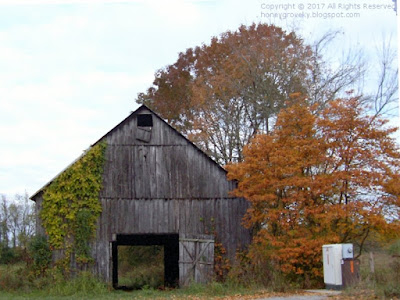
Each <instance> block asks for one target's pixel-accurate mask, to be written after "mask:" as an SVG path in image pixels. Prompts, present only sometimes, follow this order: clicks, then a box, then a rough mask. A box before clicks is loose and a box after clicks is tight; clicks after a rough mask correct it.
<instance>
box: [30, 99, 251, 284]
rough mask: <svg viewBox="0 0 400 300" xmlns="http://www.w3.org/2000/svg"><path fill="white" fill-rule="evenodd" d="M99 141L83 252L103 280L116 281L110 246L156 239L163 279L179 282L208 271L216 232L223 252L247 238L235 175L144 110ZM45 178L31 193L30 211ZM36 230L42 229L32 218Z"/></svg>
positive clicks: (114, 249) (202, 278)
mask: <svg viewBox="0 0 400 300" xmlns="http://www.w3.org/2000/svg"><path fill="white" fill-rule="evenodd" d="M100 142H106V150H105V163H104V169H103V185H102V188H101V191H100V193H99V201H100V202H101V206H102V212H101V214H100V217H99V218H98V221H97V227H96V228H97V229H96V237H95V240H94V241H93V242H92V243H91V255H92V257H93V258H94V266H93V272H94V273H96V274H98V275H99V276H100V277H102V278H103V279H104V280H106V281H107V282H112V283H113V285H114V286H115V287H118V246H122V245H163V246H164V274H165V275H164V278H165V283H166V284H169V285H174V283H177V282H179V285H181V286H182V285H186V284H188V283H189V282H191V281H195V282H207V281H208V280H209V279H210V276H212V274H213V266H214V242H215V241H216V240H217V241H219V242H220V243H222V246H223V247H224V248H225V249H226V255H227V257H228V258H229V259H230V260H233V259H234V257H235V253H236V251H237V250H238V249H241V248H243V247H246V246H247V245H248V244H249V243H250V240H251V234H250V231H249V230H247V229H245V228H243V226H242V225H241V222H242V218H243V216H244V214H245V212H246V210H247V208H248V205H249V204H248V202H247V201H246V200H244V199H242V198H234V197H232V196H231V195H230V191H232V190H233V189H234V188H235V183H234V182H230V181H228V180H227V178H226V171H225V170H224V169H223V168H222V167H221V166H219V165H218V164H217V163H215V162H214V161H213V160H212V159H211V158H210V157H209V156H207V155H206V154H205V153H204V152H202V151H201V150H200V149H199V148H197V147H196V146H195V145H194V144H193V143H191V142H190V141H189V140H187V139H186V138H185V137H184V136H183V135H181V134H180V133H179V132H177V131H176V130H175V129H174V128H172V127H171V126H170V125H168V124H167V123H166V122H165V121H164V120H163V119H161V118H160V117H159V116H158V115H157V114H156V113H154V112H153V111H152V110H150V109H149V108H147V107H146V106H141V107H139V108H138V109H137V110H136V111H134V112H133V113H131V114H130V115H129V116H128V117H127V118H126V119H125V120H123V121H122V122H121V123H120V124H119V125H117V126H116V127H115V128H113V129H112V130H111V131H109V132H108V133H107V134H106V135H104V136H103V137H102V138H101V139H100V140H99V141H97V142H96V143H95V144H94V145H96V144H97V143H100ZM63 172H65V171H63ZM61 173H62V172H61ZM58 176H59V175H58ZM56 178H57V177H56ZM53 180H54V179H53ZM53 180H52V181H53ZM52 181H50V182H49V183H48V184H46V185H45V186H44V187H43V188H41V189H40V190H39V191H38V192H36V193H35V194H34V195H33V196H32V197H31V199H32V200H34V201H35V202H36V208H37V211H38V212H40V210H41V207H42V202H43V193H44V192H45V190H46V188H47V187H48V186H49V185H50V184H51V182H52ZM37 231H38V233H44V229H43V228H42V227H41V225H40V220H38V228H37ZM53 256H54V255H53Z"/></svg>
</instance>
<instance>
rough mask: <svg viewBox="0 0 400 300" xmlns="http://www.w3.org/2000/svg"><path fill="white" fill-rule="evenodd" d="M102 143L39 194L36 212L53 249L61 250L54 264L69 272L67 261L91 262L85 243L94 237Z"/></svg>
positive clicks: (69, 264)
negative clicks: (40, 202) (40, 205)
mask: <svg viewBox="0 0 400 300" xmlns="http://www.w3.org/2000/svg"><path fill="white" fill-rule="evenodd" d="M105 149H106V143H105V142H100V143H98V144H96V145H95V146H93V147H92V148H90V149H89V150H88V151H87V152H86V153H85V154H84V155H83V156H82V157H81V158H80V159H79V160H78V161H76V162H75V163H74V164H73V165H72V166H71V167H69V168H68V169H66V170H65V171H64V172H63V173H61V174H60V175H59V176H58V177H57V178H56V179H55V180H54V181H53V182H52V183H51V184H50V185H49V186H48V187H46V189H45V191H44V194H43V205H42V210H41V213H40V217H41V219H42V224H43V227H44V229H45V230H46V235H47V236H48V241H49V244H50V246H51V248H52V249H53V250H62V251H63V254H64V255H63V256H64V258H63V259H61V260H60V261H59V262H58V263H59V264H61V265H62V267H63V269H64V270H65V271H69V269H70V267H71V260H76V262H77V263H78V264H79V265H81V266H82V265H87V264H88V263H89V262H91V260H92V258H91V255H90V248H89V242H90V240H91V239H92V238H93V237H94V236H95V232H96V222H97V219H98V217H99V215H100V213H101V203H100V201H99V192H100V190H101V188H102V182H103V178H102V176H103V166H104V161H105Z"/></svg>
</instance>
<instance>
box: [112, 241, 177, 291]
mask: <svg viewBox="0 0 400 300" xmlns="http://www.w3.org/2000/svg"><path fill="white" fill-rule="evenodd" d="M118 246H163V250H164V285H165V286H167V287H177V286H178V283H179V235H178V234H117V236H116V241H114V242H112V263H113V269H112V282H113V287H114V288H115V289H123V288H125V287H123V286H120V285H119V284H118Z"/></svg>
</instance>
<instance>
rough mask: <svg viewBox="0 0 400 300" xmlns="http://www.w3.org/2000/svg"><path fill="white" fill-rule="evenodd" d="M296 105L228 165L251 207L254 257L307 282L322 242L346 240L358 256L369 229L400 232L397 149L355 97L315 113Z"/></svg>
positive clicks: (317, 273)
mask: <svg viewBox="0 0 400 300" xmlns="http://www.w3.org/2000/svg"><path fill="white" fill-rule="evenodd" d="M314 109H315V110H317V107H315V106H314V107H310V106H309V105H307V104H306V101H302V100H299V101H297V102H296V103H295V104H293V105H292V106H290V107H288V108H287V109H284V110H282V111H281V113H280V114H279V115H278V119H277V122H276V127H275V130H274V131H273V132H272V133H269V134H258V135H256V136H255V138H254V139H253V140H252V141H251V142H250V143H249V144H248V145H247V146H246V147H245V148H244V160H243V162H241V163H238V164H232V165H229V166H228V167H227V169H228V176H229V178H230V179H235V180H238V188H237V189H236V191H235V195H236V196H239V197H245V198H246V199H248V200H249V201H250V202H251V207H250V208H249V210H248V212H247V215H246V217H245V220H244V223H245V226H247V227H249V228H250V227H251V228H254V230H255V236H254V242H253V245H252V248H251V251H250V256H252V257H260V255H261V257H263V258H264V259H267V260H270V261H272V262H273V263H274V264H275V265H276V266H279V269H280V270H281V271H283V272H284V273H285V274H288V275H290V276H292V277H294V278H299V277H298V275H301V277H302V278H303V279H305V281H304V283H305V285H309V284H310V282H311V281H312V280H320V279H321V278H322V277H321V276H322V274H321V273H322V262H321V257H322V255H321V252H322V245H323V244H327V243H345V242H352V243H355V244H356V245H358V246H359V248H360V251H361V249H362V246H363V245H364V243H365V241H366V240H367V238H368V236H369V234H370V233H371V232H373V231H378V232H380V233H383V234H386V235H390V234H396V233H397V232H400V230H399V229H400V226H399V213H400V211H399V207H400V200H399V184H400V181H399V174H400V160H399V159H400V152H399V149H398V146H397V145H396V143H395V141H394V140H393V139H392V138H391V137H390V135H391V133H393V132H394V131H395V129H393V128H389V127H388V126H387V121H385V120H383V119H382V118H380V117H379V116H368V115H366V113H365V108H364V107H363V106H362V105H361V103H360V100H359V99H358V98H349V99H340V100H335V101H332V102H330V103H329V104H328V105H327V106H326V108H325V109H323V111H322V113H318V114H313V110H314Z"/></svg>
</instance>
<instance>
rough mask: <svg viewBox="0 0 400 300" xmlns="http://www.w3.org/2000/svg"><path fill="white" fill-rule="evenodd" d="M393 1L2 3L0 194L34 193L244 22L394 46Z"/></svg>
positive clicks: (341, 45)
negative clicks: (183, 59)
mask: <svg viewBox="0 0 400 300" xmlns="http://www.w3.org/2000/svg"><path fill="white" fill-rule="evenodd" d="M392 4H393V2H392V1H391V0H365V1H363V0H356V1H352V2H351V1H348V0H337V1H335V0H330V1H326V0H320V1H315V0H309V1H298V0H291V1H287V2H285V1H282V0H280V1H262V0H261V1H259V0H247V1H244V0H243V1H228V0H226V1H224V0H221V1H219V0H210V1H207V0H203V1H201V0H198V1H195V0H193V1H161V0H160V1H156V0H147V1H145V0H143V1H140V0H137V1H134V0H131V1H111V0H110V1H102V0H86V1H84V0H83V1H82V0H79V1H78V0H76V1H73V0H62V1H58V0H52V1H45V0H43V1H40V0H12V1H9V0H0V194H1V193H2V194H8V195H13V194H15V193H24V192H25V191H26V192H28V194H33V193H34V192H36V190H38V189H39V188H41V187H42V186H43V185H44V184H45V183H47V182H48V181H49V180H50V179H51V178H52V177H54V176H55V175H56V174H57V173H59V172H60V171H61V170H62V169H63V168H64V167H66V166H67V165H68V164H69V163H70V162H71V161H73V160H74V159H75V158H76V157H78V156H79V155H80V154H81V153H82V151H83V150H85V149H87V148H88V147H89V146H90V145H91V144H92V143H94V142H95V141H96V140H97V139H99V138H100V137H101V136H102V135H104V134H105V133H106V132H107V131H109V130H110V129H111V128H113V127H114V126H115V125H117V124H118V123H119V122H120V121H121V120H122V119H124V118H125V117H126V116H127V115H128V114H129V113H130V112H131V111H133V110H135V109H136V108H137V105H136V104H135V102H134V100H135V98H136V95H137V94H138V93H139V92H143V91H145V90H146V88H147V87H149V86H150V85H151V83H152V79H153V76H154V75H153V74H154V72H155V71H156V70H157V69H159V68H162V67H164V66H166V65H168V64H171V63H173V62H175V60H176V59H177V56H178V53H179V52H181V51H185V50H186V49H187V48H189V47H194V46H197V45H200V44H202V43H208V42H209V41H210V39H211V37H212V36H216V35H219V34H220V33H222V32H224V31H226V30H228V29H229V30H235V29H237V28H238V27H239V26H240V25H241V24H245V25H250V24H251V23H253V22H256V23H258V22H270V23H271V22H272V23H274V24H276V25H279V26H282V27H284V28H286V29H290V28H297V30H298V32H299V33H300V34H301V35H302V36H303V37H304V38H306V39H310V40H311V39H313V38H315V37H317V36H319V35H321V34H322V33H323V32H325V31H326V30H328V29H342V30H343V32H344V34H343V35H342V36H341V38H340V41H339V42H338V43H337V44H336V47H335V49H334V50H335V51H334V52H335V53H337V54H340V53H342V52H343V51H345V50H346V49H347V48H348V47H352V48H356V47H360V48H364V49H367V50H366V51H367V55H373V51H372V50H373V49H375V47H376V46H377V45H378V44H379V42H380V41H381V39H382V37H383V36H385V37H390V36H392V43H393V44H394V45H397V30H396V26H397V25H396V24H397V23H396V22H397V19H396V14H395V12H394V11H393V8H392V7H389V6H391V5H392Z"/></svg>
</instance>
